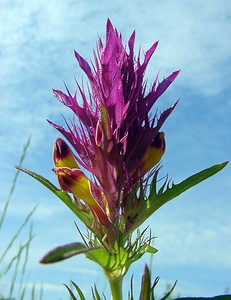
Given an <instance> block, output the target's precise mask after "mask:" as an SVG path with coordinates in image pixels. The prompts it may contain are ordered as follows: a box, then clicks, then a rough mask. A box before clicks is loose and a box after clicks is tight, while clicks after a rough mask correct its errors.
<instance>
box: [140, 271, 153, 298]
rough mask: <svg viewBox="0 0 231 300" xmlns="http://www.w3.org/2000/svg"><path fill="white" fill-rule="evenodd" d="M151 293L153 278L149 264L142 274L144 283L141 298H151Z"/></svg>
mask: <svg viewBox="0 0 231 300" xmlns="http://www.w3.org/2000/svg"><path fill="white" fill-rule="evenodd" d="M150 293H151V278H150V273H149V269H148V266H147V265H145V269H144V274H143V276H142V284H141V291H140V297H139V300H150V295H151V294H150Z"/></svg>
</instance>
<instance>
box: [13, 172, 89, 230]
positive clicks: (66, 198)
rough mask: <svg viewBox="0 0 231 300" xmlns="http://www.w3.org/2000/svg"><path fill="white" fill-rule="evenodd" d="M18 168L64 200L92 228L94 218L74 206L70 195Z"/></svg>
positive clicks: (47, 181)
mask: <svg viewBox="0 0 231 300" xmlns="http://www.w3.org/2000/svg"><path fill="white" fill-rule="evenodd" d="M16 168H17V169H18V170H20V171H22V172H24V173H26V174H28V175H30V176H31V177H33V178H34V179H36V180H37V181H38V182H40V183H41V184H42V185H44V186H45V187H46V188H48V189H49V190H50V191H51V192H52V193H54V194H55V195H56V196H57V197H58V198H59V199H61V200H62V202H63V203H64V204H65V205H66V206H67V207H68V208H69V209H70V210H71V211H72V212H73V213H74V214H75V215H76V216H77V217H78V218H79V219H80V220H81V221H82V222H83V223H84V224H86V226H88V227H89V228H90V225H91V224H92V217H91V215H90V214H87V213H85V212H83V211H81V210H80V209H78V207H77V206H76V205H75V204H74V202H73V200H72V198H71V197H70V196H69V195H68V193H66V192H64V191H62V190H60V189H59V188H57V187H56V186H55V185H54V184H53V183H51V182H50V181H49V180H48V179H46V178H44V177H43V176H41V175H39V174H37V173H35V172H32V171H30V170H27V169H25V168H22V167H21V166H16Z"/></svg>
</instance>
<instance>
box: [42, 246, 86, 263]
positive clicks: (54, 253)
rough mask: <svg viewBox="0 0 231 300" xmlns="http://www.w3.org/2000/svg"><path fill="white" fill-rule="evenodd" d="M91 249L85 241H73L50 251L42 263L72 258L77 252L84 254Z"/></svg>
mask: <svg viewBox="0 0 231 300" xmlns="http://www.w3.org/2000/svg"><path fill="white" fill-rule="evenodd" d="M88 250H89V249H88V248H86V246H85V245H84V244H83V243H71V244H67V245H63V246H60V247H57V248H55V249H53V250H51V251H50V252H48V253H47V254H46V255H45V256H44V257H43V258H42V259H41V260H40V263H42V264H51V263H55V262H59V261H62V260H64V259H67V258H70V257H72V256H74V255H77V254H82V253H84V252H85V251H88Z"/></svg>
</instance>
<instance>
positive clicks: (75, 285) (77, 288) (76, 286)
mask: <svg viewBox="0 0 231 300" xmlns="http://www.w3.org/2000/svg"><path fill="white" fill-rule="evenodd" d="M71 283H72V284H73V286H74V287H75V289H76V292H77V293H78V294H79V297H80V300H86V299H85V297H84V295H83V293H82V291H81V289H80V288H79V287H78V285H77V284H76V283H75V282H74V281H71Z"/></svg>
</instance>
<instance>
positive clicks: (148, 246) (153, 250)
mask: <svg viewBox="0 0 231 300" xmlns="http://www.w3.org/2000/svg"><path fill="white" fill-rule="evenodd" d="M146 252H148V253H151V254H154V253H156V252H158V250H157V249H156V248H154V247H152V246H150V245H147V249H146Z"/></svg>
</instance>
